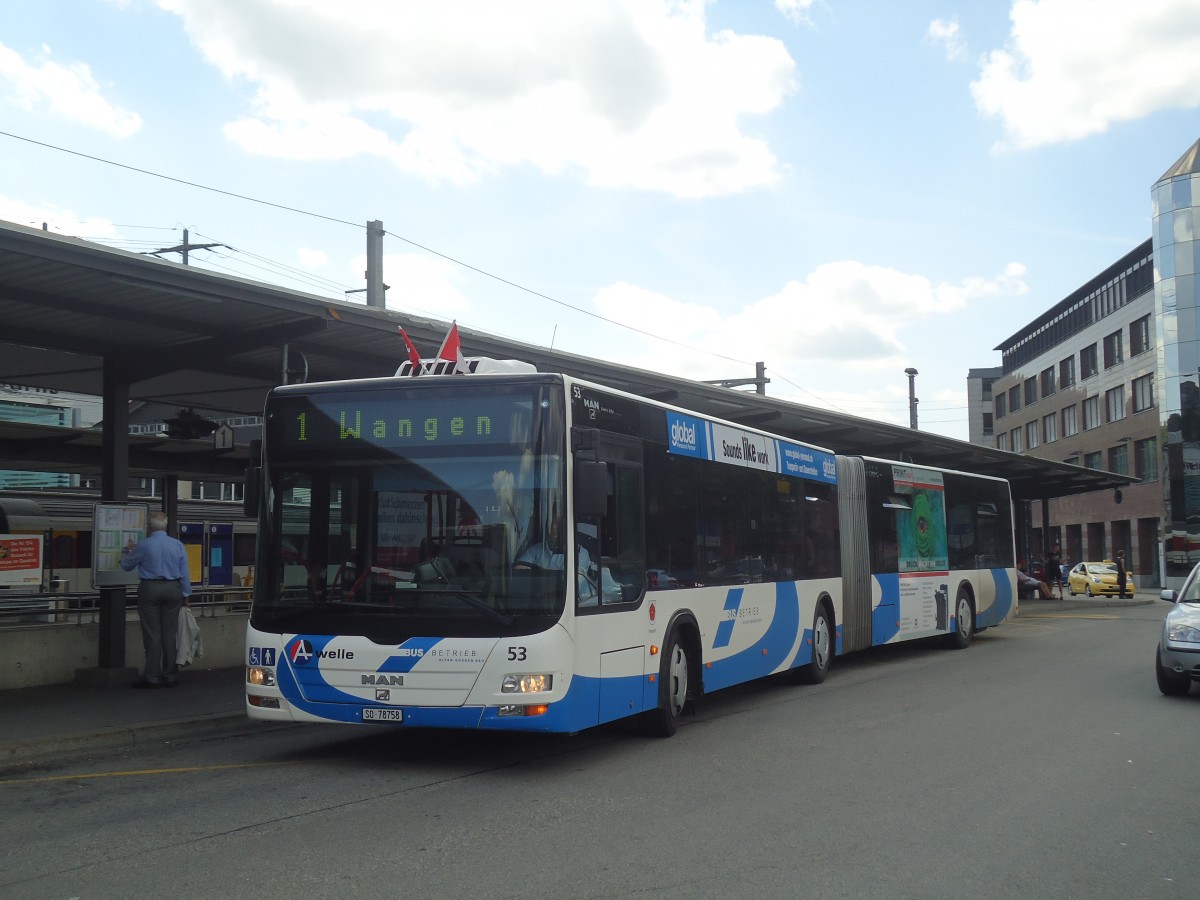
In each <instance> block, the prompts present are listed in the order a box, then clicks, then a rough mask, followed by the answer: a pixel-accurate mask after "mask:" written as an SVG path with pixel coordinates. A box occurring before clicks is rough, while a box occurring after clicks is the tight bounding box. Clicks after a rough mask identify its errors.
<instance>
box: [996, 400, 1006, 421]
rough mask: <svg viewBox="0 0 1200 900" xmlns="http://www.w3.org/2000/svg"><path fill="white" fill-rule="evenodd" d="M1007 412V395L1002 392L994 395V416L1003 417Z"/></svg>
mask: <svg viewBox="0 0 1200 900" xmlns="http://www.w3.org/2000/svg"><path fill="white" fill-rule="evenodd" d="M1007 414H1008V397H1007V396H1006V395H1004V394H997V395H996V418H997V419H1003V418H1004V417H1005V416H1006V415H1007Z"/></svg>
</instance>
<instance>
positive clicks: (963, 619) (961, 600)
mask: <svg viewBox="0 0 1200 900" xmlns="http://www.w3.org/2000/svg"><path fill="white" fill-rule="evenodd" d="M974 634H975V605H974V604H973V603H972V602H971V594H970V592H969V591H968V590H967V589H966V588H961V587H960V588H959V589H958V595H957V596H956V597H955V599H954V630H953V631H952V632H950V633H949V634H948V635H946V646H947V647H950V648H951V649H952V650H966V649H967V648H968V647H970V646H971V637H972V636H973V635H974Z"/></svg>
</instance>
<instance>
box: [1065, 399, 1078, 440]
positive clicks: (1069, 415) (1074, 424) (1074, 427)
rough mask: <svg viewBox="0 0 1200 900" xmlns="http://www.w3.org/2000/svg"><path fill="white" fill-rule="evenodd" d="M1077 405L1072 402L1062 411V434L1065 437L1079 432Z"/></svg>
mask: <svg viewBox="0 0 1200 900" xmlns="http://www.w3.org/2000/svg"><path fill="white" fill-rule="evenodd" d="M1078 410H1079V407H1078V406H1076V405H1075V404H1074V403H1072V404H1071V405H1070V406H1067V407H1064V408H1063V411H1062V426H1063V427H1062V436H1063V437H1065V438H1068V437H1071V435H1074V434H1078V433H1079V412H1078Z"/></svg>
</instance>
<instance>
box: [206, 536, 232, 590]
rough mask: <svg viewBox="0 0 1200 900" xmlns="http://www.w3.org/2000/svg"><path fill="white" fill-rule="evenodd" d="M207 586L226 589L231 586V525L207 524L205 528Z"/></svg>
mask: <svg viewBox="0 0 1200 900" xmlns="http://www.w3.org/2000/svg"><path fill="white" fill-rule="evenodd" d="M207 533H208V547H207V549H206V557H207V559H208V584H210V585H214V586H218V587H226V586H228V585H231V584H233V525H232V524H231V523H229V522H209V523H208V526H207Z"/></svg>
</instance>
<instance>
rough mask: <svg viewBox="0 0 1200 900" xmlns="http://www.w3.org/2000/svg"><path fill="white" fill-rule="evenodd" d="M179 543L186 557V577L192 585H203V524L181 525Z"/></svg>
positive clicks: (186, 523)
mask: <svg viewBox="0 0 1200 900" xmlns="http://www.w3.org/2000/svg"><path fill="white" fill-rule="evenodd" d="M179 541H180V543H182V544H183V552H184V553H185V554H186V555H187V564H188V575H189V577H190V578H191V582H192V584H198V585H202V584H204V523H203V522H183V523H181V524H180V526H179Z"/></svg>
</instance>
